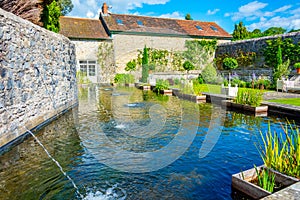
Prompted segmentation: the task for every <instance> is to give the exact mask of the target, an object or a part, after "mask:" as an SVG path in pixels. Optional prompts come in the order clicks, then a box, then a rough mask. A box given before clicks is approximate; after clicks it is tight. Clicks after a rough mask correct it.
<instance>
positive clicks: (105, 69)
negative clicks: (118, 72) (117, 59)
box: [97, 42, 115, 82]
mask: <svg viewBox="0 0 300 200" xmlns="http://www.w3.org/2000/svg"><path fill="white" fill-rule="evenodd" d="M97 58H98V64H99V66H100V76H101V78H102V80H101V81H100V82H112V80H113V76H114V73H115V63H114V47H113V44H112V43H107V42H103V43H100V44H99V47H98V54H97Z"/></svg>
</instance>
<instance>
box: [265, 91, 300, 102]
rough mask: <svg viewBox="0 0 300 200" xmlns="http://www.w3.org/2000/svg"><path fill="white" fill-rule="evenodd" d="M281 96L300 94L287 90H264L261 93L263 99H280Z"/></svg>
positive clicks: (297, 96)
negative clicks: (262, 93)
mask: <svg viewBox="0 0 300 200" xmlns="http://www.w3.org/2000/svg"><path fill="white" fill-rule="evenodd" d="M282 98H300V94H297V93H287V92H265V93H264V95H263V99H264V100H271V99H282Z"/></svg>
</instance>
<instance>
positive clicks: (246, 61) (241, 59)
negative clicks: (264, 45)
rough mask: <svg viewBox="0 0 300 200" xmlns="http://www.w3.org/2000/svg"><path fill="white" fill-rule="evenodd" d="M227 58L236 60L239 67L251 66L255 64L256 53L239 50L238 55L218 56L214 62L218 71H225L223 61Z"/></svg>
mask: <svg viewBox="0 0 300 200" xmlns="http://www.w3.org/2000/svg"><path fill="white" fill-rule="evenodd" d="M227 57H231V58H235V59H236V60H237V62H238V66H244V67H247V66H250V65H252V64H253V63H254V60H255V57H256V53H255V52H243V51H242V50H239V51H238V52H237V53H236V54H227V53H225V54H221V55H218V56H217V57H216V58H215V59H214V62H215V64H216V66H217V68H218V69H220V70H221V69H223V60H224V59H225V58H227Z"/></svg>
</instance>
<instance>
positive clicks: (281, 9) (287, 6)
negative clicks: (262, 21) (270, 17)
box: [274, 5, 292, 12]
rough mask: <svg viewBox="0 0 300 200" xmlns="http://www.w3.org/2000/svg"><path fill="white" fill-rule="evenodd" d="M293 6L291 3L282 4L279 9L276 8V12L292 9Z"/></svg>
mask: <svg viewBox="0 0 300 200" xmlns="http://www.w3.org/2000/svg"><path fill="white" fill-rule="evenodd" d="M291 7H292V6H291V5H286V6H282V7H280V8H278V9H276V10H274V12H284V11H286V10H288V9H290V8H291Z"/></svg>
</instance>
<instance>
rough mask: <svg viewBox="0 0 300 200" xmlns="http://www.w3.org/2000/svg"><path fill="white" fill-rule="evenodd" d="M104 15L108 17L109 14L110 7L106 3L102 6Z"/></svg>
mask: <svg viewBox="0 0 300 200" xmlns="http://www.w3.org/2000/svg"><path fill="white" fill-rule="evenodd" d="M102 13H103V14H104V15H107V14H108V5H107V4H106V3H105V2H104V3H103V5H102Z"/></svg>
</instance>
